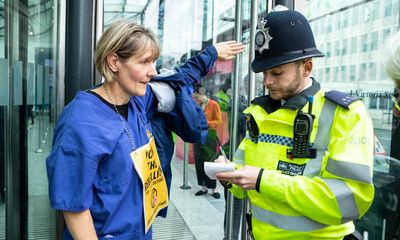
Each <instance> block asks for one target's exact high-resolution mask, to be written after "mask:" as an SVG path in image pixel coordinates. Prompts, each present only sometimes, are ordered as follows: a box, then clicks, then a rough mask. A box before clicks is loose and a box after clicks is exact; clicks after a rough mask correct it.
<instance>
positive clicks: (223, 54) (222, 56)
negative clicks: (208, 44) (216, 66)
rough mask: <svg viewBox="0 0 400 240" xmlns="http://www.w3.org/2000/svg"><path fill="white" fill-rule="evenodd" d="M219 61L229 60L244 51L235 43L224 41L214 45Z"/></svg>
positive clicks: (239, 44) (241, 45)
mask: <svg viewBox="0 0 400 240" xmlns="http://www.w3.org/2000/svg"><path fill="white" fill-rule="evenodd" d="M214 47H215V48H216V49H217V52H218V59H219V60H230V59H233V58H235V56H236V55H238V54H239V53H241V52H243V51H244V45H243V44H242V43H238V42H236V41H226V42H220V43H216V44H214Z"/></svg>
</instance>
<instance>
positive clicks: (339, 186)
mask: <svg viewBox="0 0 400 240" xmlns="http://www.w3.org/2000/svg"><path fill="white" fill-rule="evenodd" d="M322 180H323V181H324V182H325V183H326V184H327V185H328V187H329V189H330V190H331V191H332V193H333V194H334V195H335V198H336V201H337V203H338V205H339V208H340V212H341V215H342V223H345V222H349V221H352V220H355V219H358V217H359V216H360V214H359V212H358V207H357V203H356V200H355V197H354V193H353V191H352V190H351V188H349V186H347V184H346V183H345V182H344V181H343V180H339V179H326V178H324V179H322Z"/></svg>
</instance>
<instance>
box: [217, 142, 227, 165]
mask: <svg viewBox="0 0 400 240" xmlns="http://www.w3.org/2000/svg"><path fill="white" fill-rule="evenodd" d="M215 138H216V139H217V144H218V146H219V150H220V151H221V153H222V156H224V159H225V162H226V163H228V158H227V157H226V154H225V151H224V149H223V148H222V145H221V141H220V140H219V138H218V136H215Z"/></svg>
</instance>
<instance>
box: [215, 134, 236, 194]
mask: <svg viewBox="0 0 400 240" xmlns="http://www.w3.org/2000/svg"><path fill="white" fill-rule="evenodd" d="M215 138H216V139H217V144H218V146H219V150H220V151H221V153H222V156H224V159H225V163H228V158H227V157H226V154H225V151H224V149H223V148H222V145H221V141H220V140H219V138H218V136H215ZM219 182H220V183H221V185H222V186H224V188H226V189H230V188H231V187H232V183H230V182H227V181H219Z"/></svg>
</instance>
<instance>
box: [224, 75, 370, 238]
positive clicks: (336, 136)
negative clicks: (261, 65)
mask: <svg viewBox="0 0 400 240" xmlns="http://www.w3.org/2000/svg"><path fill="white" fill-rule="evenodd" d="M307 96H314V103H313V106H312V114H313V115H314V116H315V119H314V123H313V127H312V132H311V136H310V143H311V144H312V147H313V148H316V150H317V157H316V158H314V159H308V158H294V159H290V158H288V156H287V149H290V148H292V145H293V123H294V118H295V116H296V114H297V112H298V109H302V110H303V112H307V111H308V100H307ZM245 113H246V114H249V116H251V118H252V119H253V120H251V121H253V124H250V123H249V124H248V125H249V126H250V129H249V131H248V133H247V136H246V138H245V139H244V140H243V141H242V142H241V143H240V145H239V147H238V149H237V151H236V153H235V156H234V159H233V160H234V162H235V163H236V164H237V165H238V167H239V168H240V166H241V165H250V166H256V167H260V168H262V169H264V170H263V171H262V173H261V174H260V175H259V178H258V183H257V190H249V191H245V190H243V189H242V188H240V187H239V186H235V185H233V187H232V188H231V189H229V190H230V191H231V192H232V193H233V195H234V196H236V197H238V198H245V197H247V198H248V199H249V200H250V206H251V212H252V227H253V234H254V237H255V239H256V240H259V239H296V240H301V239H342V238H343V236H345V235H348V234H350V233H352V232H353V231H354V225H353V222H352V221H353V220H356V219H359V218H360V217H361V216H363V215H364V214H365V213H366V212H367V210H368V208H369V207H370V205H371V203H372V200H373V196H374V187H373V184H372V174H373V145H374V135H373V126H372V122H371V120H370V117H369V115H368V112H367V110H366V108H365V107H364V105H363V103H362V101H360V100H357V99H355V98H353V97H351V96H347V95H345V94H343V93H340V92H337V91H330V92H325V91H323V90H321V89H320V85H319V84H318V83H317V82H316V81H315V80H313V85H312V86H311V87H310V88H308V89H306V90H304V91H303V92H302V93H300V94H298V95H296V96H294V97H292V98H290V99H289V100H288V101H286V102H285V103H284V104H283V105H282V106H280V101H279V102H278V101H274V100H272V99H270V98H269V97H268V96H263V97H260V98H256V99H255V100H253V101H252V105H251V106H250V107H248V108H247V109H246V110H245ZM254 123H256V126H255V124H254ZM251 125H253V126H251ZM254 128H257V129H254ZM250 131H252V133H253V134H251V135H253V136H252V137H251V136H250V134H249V132H250ZM257 131H258V134H257ZM254 133H256V136H254Z"/></svg>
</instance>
